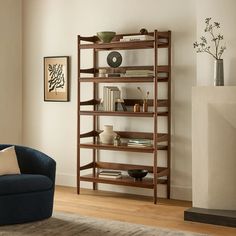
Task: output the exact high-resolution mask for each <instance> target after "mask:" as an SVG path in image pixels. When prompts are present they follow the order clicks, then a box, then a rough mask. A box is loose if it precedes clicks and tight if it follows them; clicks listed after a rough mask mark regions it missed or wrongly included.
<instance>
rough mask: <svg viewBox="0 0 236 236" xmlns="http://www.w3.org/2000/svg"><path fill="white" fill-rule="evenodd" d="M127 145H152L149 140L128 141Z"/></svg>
mask: <svg viewBox="0 0 236 236" xmlns="http://www.w3.org/2000/svg"><path fill="white" fill-rule="evenodd" d="M127 145H128V146H130V147H151V146H152V145H153V144H152V140H151V139H129V141H128V144H127Z"/></svg>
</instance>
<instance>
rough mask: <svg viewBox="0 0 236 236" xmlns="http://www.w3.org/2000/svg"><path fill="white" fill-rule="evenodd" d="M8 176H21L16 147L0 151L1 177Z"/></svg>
mask: <svg viewBox="0 0 236 236" xmlns="http://www.w3.org/2000/svg"><path fill="white" fill-rule="evenodd" d="M7 174H20V168H19V165H18V161H17V157H16V152H15V147H14V146H12V147H8V148H5V149H3V150H1V151H0V175H7Z"/></svg>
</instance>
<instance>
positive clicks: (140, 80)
mask: <svg viewBox="0 0 236 236" xmlns="http://www.w3.org/2000/svg"><path fill="white" fill-rule="evenodd" d="M157 80H158V82H168V77H158V79H157ZM80 82H93V83H153V82H154V77H153V76H152V77H151V76H146V77H80Z"/></svg>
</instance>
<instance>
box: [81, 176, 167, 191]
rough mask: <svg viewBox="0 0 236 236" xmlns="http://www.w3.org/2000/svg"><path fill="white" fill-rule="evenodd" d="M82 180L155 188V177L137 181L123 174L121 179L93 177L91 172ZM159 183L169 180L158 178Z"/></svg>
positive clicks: (82, 177)
mask: <svg viewBox="0 0 236 236" xmlns="http://www.w3.org/2000/svg"><path fill="white" fill-rule="evenodd" d="M80 180H81V181H87V182H93V183H104V184H115V185H124V186H131V187H140V188H149V189H153V188H154V184H153V179H152V178H148V177H145V178H143V179H142V181H135V180H134V179H133V178H131V177H129V176H122V178H120V179H109V178H101V177H98V176H95V177H93V175H92V174H90V175H83V176H80ZM157 183H158V184H166V183H167V181H166V180H165V179H158V180H157Z"/></svg>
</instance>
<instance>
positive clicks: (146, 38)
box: [120, 34, 154, 42]
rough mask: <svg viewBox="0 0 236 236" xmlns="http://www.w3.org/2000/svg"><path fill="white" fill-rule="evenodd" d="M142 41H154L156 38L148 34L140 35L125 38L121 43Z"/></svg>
mask: <svg viewBox="0 0 236 236" xmlns="http://www.w3.org/2000/svg"><path fill="white" fill-rule="evenodd" d="M140 40H154V37H153V36H150V35H147V34H140V35H128V36H123V38H122V39H120V41H121V42H127V41H140Z"/></svg>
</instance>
